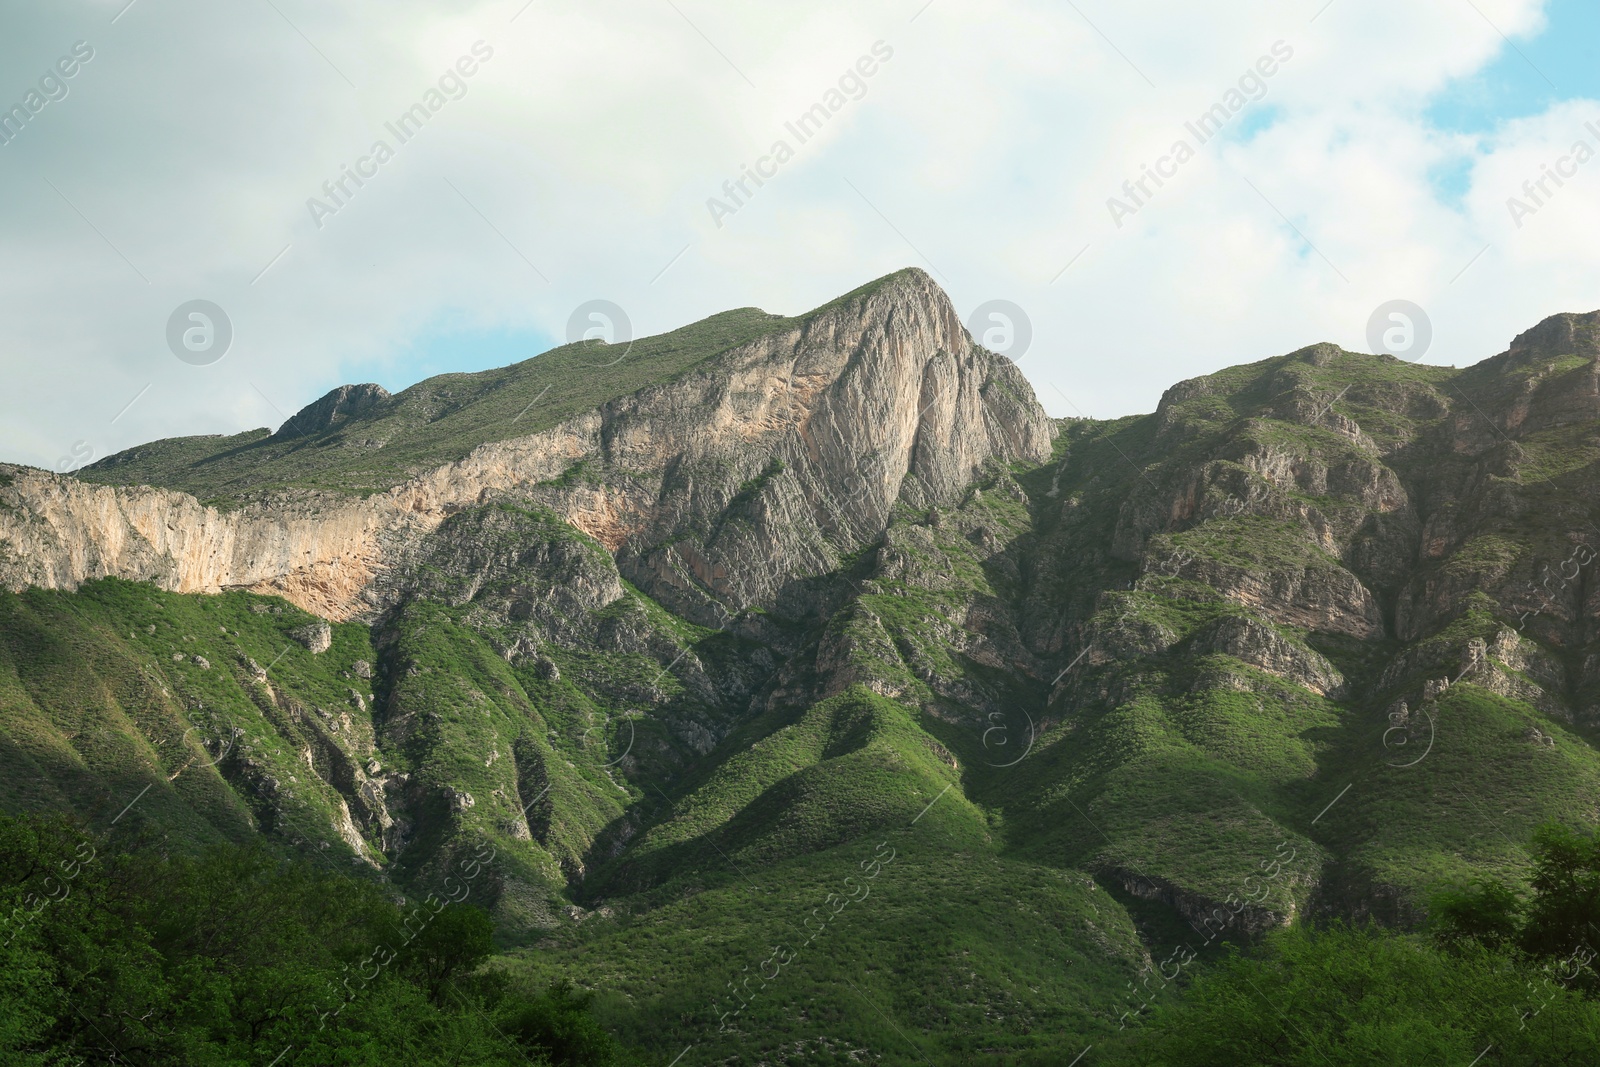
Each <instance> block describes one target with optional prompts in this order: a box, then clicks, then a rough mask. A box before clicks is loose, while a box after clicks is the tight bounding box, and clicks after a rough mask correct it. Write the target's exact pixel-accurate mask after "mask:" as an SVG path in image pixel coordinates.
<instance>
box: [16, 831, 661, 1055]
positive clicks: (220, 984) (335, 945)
mask: <svg viewBox="0 0 1600 1067" xmlns="http://www.w3.org/2000/svg"><path fill="white" fill-rule="evenodd" d="M0 905H4V910H3V912H0V914H3V915H4V919H3V920H0V960H3V961H4V964H5V965H4V966H3V967H0V1062H4V1063H6V1064H29V1065H33V1064H38V1065H44V1064H56V1063H61V1064H67V1063H80V1062H84V1060H85V1059H95V1060H101V1061H105V1060H112V1061H114V1062H118V1063H123V1062H133V1063H146V1064H175V1065H176V1064H198V1065H217V1067H222V1065H225V1064H226V1065H233V1064H243V1063H269V1062H282V1063H285V1064H329V1063H339V1064H362V1065H368V1064H370V1065H372V1067H377V1065H379V1064H384V1063H391V1062H394V1061H395V1059H396V1058H397V1057H398V1058H400V1059H401V1060H402V1061H403V1062H406V1063H416V1064H439V1065H444V1064H461V1063H473V1064H483V1065H486V1067H492V1065H506V1067H511V1065H514V1064H529V1063H532V1064H534V1065H535V1067H538V1065H541V1064H551V1063H554V1064H576V1063H583V1064H597V1065H620V1064H623V1063H625V1062H630V1060H629V1058H628V1057H627V1056H626V1055H625V1054H624V1052H623V1050H622V1049H621V1048H620V1046H618V1045H617V1043H616V1042H615V1041H613V1040H612V1039H611V1038H610V1037H609V1036H607V1035H606V1033H605V1032H604V1031H602V1030H600V1029H599V1028H598V1027H597V1026H596V1025H595V1023H594V1022H593V1020H592V1019H591V1018H590V1017H589V1015H588V1012H587V1006H586V1003H585V1001H584V1000H583V998H579V997H573V996H572V995H571V994H570V992H569V990H567V989H566V988H565V987H558V988H555V989H551V990H548V991H545V992H542V993H538V992H534V991H532V990H531V989H530V988H529V987H528V986H527V985H526V984H525V983H523V984H518V983H516V982H513V981H510V980H508V979H506V978H505V977H503V976H495V975H475V974H473V973H472V972H473V971H474V970H475V969H476V968H477V966H478V964H479V963H481V962H482V960H483V959H484V958H485V957H486V955H487V953H488V950H489V947H490V945H489V925H488V920H487V917H486V916H485V915H484V914H483V913H482V912H481V911H478V910H476V909H473V908H462V907H453V906H443V903H442V902H439V903H438V905H434V904H432V903H431V902H429V901H423V902H419V903H417V904H414V905H412V906H409V907H406V908H401V907H400V906H398V905H396V904H395V903H394V902H393V901H392V900H391V899H390V898H389V897H388V896H387V895H386V894H384V893H383V892H382V891H380V890H379V889H378V887H377V886H375V885H373V884H371V883H367V882H359V881H355V880H352V879H350V878H348V877H345V876H341V875H331V874H327V873H324V872H322V871H319V870H317V869H315V868H313V867H311V866H309V865H307V864H304V863H295V862H288V863H286V862H283V861H281V860H278V859H275V858H273V857H272V856H271V855H270V854H269V853H267V852H266V851H265V850H264V849H263V848H260V847H247V848H240V847H237V846H218V847H216V848H214V849H211V850H209V851H208V852H206V853H205V854H204V855H202V856H200V857H197V858H183V857H171V856H166V855H162V854H160V853H158V852H154V851H150V850H148V849H135V850H133V851H123V850H122V848H120V847H119V846H118V845H117V844H116V843H114V842H111V841H108V840H107V839H104V838H89V837H87V836H85V835H83V834H81V833H78V832H76V831H75V830H73V829H72V828H71V827H70V826H69V825H68V824H66V823H65V822H64V821H62V820H59V819H56V820H28V821H18V820H15V819H11V818H9V817H5V816H0ZM575 1050H577V1052H576V1053H575ZM575 1054H576V1055H577V1056H578V1057H579V1058H574V1056H575Z"/></svg>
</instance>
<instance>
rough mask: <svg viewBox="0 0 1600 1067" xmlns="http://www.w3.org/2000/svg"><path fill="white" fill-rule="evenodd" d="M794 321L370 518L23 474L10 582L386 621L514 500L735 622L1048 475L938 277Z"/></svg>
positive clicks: (351, 397) (1017, 381)
mask: <svg viewBox="0 0 1600 1067" xmlns="http://www.w3.org/2000/svg"><path fill="white" fill-rule="evenodd" d="M795 323H796V324H795V325H794V326H792V327H791V328H788V329H784V330H782V331H779V332H775V333H772V334H769V335H766V336H762V337H759V338H757V339H756V340H754V341H751V342H748V343H746V344H743V345H740V346H736V347H735V348H733V349H731V350H729V351H726V352H723V353H720V354H717V355H715V356H714V357H713V358H710V359H708V360H705V361H703V362H702V363H700V364H698V365H696V366H694V367H693V368H692V369H691V370H690V371H689V372H687V373H685V374H683V375H680V376H679V377H678V378H676V379H674V380H672V381H670V382H667V383H662V384H657V385H653V386H649V387H647V388H645V389H643V390H641V391H638V392H635V393H632V394H629V395H626V396H622V397H618V398H616V399H614V400H611V401H608V402H606V403H604V404H602V405H601V406H600V407H599V408H598V409H597V410H594V411H591V412H587V413H584V414H581V415H578V416H576V417H573V418H571V419H568V420H566V421H564V422H562V423H560V424H559V425H557V426H555V427H553V428H550V429H547V430H544V431H541V432H539V433H536V434H532V435H529V436H527V437H521V438H513V439H509V440H501V441H496V442H494V443H491V444H486V445H482V446H480V447H478V448H476V449H473V450H472V451H471V452H470V453H469V454H467V455H466V456H465V457H464V458H462V459H460V460H458V461H456V462H453V463H449V464H446V465H444V466H441V467H439V468H437V469H435V470H433V471H431V472H427V473H424V474H422V475H420V476H417V477H414V478H412V479H410V480H409V481H407V482H405V483H404V484H401V485H399V486H397V487H395V488H393V489H390V490H388V491H385V492H382V493H377V494H374V495H372V496H370V497H368V498H367V499H365V500H356V499H353V498H351V497H349V496H344V495H337V494H330V493H311V492H299V493H280V494H277V495H275V496H273V497H271V498H267V499H259V500H255V501H252V502H250V503H248V504H247V505H246V506H244V507H242V508H239V509H237V510H229V511H225V512H224V511H219V510H217V509H215V508H211V507H207V506H205V505H203V504H201V503H199V502H198V501H196V500H195V499H194V498H193V497H190V496H188V495H186V494H183V493H178V492H172V491H168V490H160V489H151V488H145V487H110V486H99V485H90V484H85V483H83V482H81V481H79V480H76V479H73V478H71V477H66V476H55V475H51V474H48V473H46V472H43V471H36V470H29V469H22V468H7V469H6V470H7V476H6V484H5V486H4V487H3V488H0V504H3V505H4V506H3V507H0V581H3V582H4V583H5V584H6V585H7V586H9V587H10V588H12V589H21V588H25V587H27V586H41V587H45V588H65V589H70V588H75V587H76V586H77V585H78V584H79V583H81V582H83V581H86V580H90V579H93V578H97V577H106V576H116V577H125V578H130V579H136V580H141V581H150V582H154V583H156V584H159V585H161V586H163V587H164V588H167V589H171V590H175V591H182V592H202V593H211V592H217V591H219V590H221V589H227V588H244V589H250V590H254V591H259V592H272V593H278V594H280V595H283V596H285V597H286V598H288V599H290V600H292V601H294V602H295V603H297V604H299V605H301V606H303V607H306V608H307V609H308V610H312V611H315V612H317V613H318V614H322V615H324V616H327V617H329V618H333V619H352V618H372V617H375V615H376V614H377V613H378V612H380V611H381V610H383V609H384V608H385V607H387V606H388V605H390V604H392V603H393V602H394V601H395V600H396V598H397V597H398V596H399V595H400V593H401V590H399V589H397V588H396V587H395V584H394V582H392V581H389V580H387V576H389V575H390V574H391V573H393V572H395V571H396V570H397V569H399V568H400V567H401V565H402V564H403V563H404V561H405V560H406V559H408V558H409V557H410V556H411V555H412V554H413V553H414V552H415V551H416V550H417V549H418V546H419V545H420V543H421V541H422V540H423V539H424V538H425V537H426V536H427V535H428V534H429V533H430V532H431V531H432V530H434V529H436V528H437V527H438V526H439V524H440V523H441V522H443V521H444V520H445V519H446V518H447V517H448V516H449V515H450V514H452V513H454V512H455V511H457V510H459V509H461V508H464V507H471V506H474V505H478V504H481V503H483V502H484V501H486V500H488V499H490V498H493V497H495V496H497V495H505V494H511V495H515V496H519V497H528V498H530V499H534V500H537V501H538V502H540V503H542V504H544V505H546V506H549V507H550V508H551V509H552V510H554V511H555V512H556V513H557V514H559V515H562V516H563V517H564V518H566V519H567V521H569V522H570V523H571V524H572V525H574V526H576V527H577V528H578V529H580V530H583V531H584V532H585V533H588V534H590V535H591V536H593V537H594V538H595V539H596V540H598V541H599V542H600V543H601V544H603V545H604V546H605V547H606V548H607V549H608V550H610V551H611V552H613V553H615V554H616V556H617V558H618V561H619V564H620V565H621V566H622V568H623V572H624V573H625V574H626V575H627V576H628V577H629V578H630V579H632V580H634V581H635V582H636V583H638V584H640V585H641V586H643V587H645V588H647V589H649V590H651V591H652V592H653V593H654V594H655V595H657V596H658V597H660V598H661V599H663V600H665V601H667V602H669V603H671V604H673V605H674V606H676V607H678V608H680V609H681V610H684V611H686V612H688V613H690V614H692V615H698V616H701V617H705V618H710V619H715V618H717V617H720V616H724V615H725V614H726V613H727V610H728V607H729V606H730V605H731V606H732V609H733V610H734V611H737V610H738V609H739V608H741V607H744V606H748V605H752V604H771V603H772V602H773V601H774V600H775V599H776V598H777V597H778V596H779V595H780V593H781V592H782V591H783V589H784V588H785V587H786V585H787V584H788V583H790V582H791V581H792V580H793V579H795V578H796V577H802V576H805V575H810V574H816V573H820V572H822V571H825V570H827V569H830V568H831V567H832V566H833V565H835V564H836V562H837V560H838V558H839V554H840V553H841V552H842V551H848V550H850V549H851V548H854V547H855V546H856V545H857V544H859V543H861V542H862V541H864V540H866V539H869V538H870V537H872V536H874V535H875V533H876V532H877V531H878V530H880V529H881V528H882V526H883V523H884V519H885V517H886V516H887V514H888V512H889V509H890V507H891V506H892V505H893V503H894V502H895V501H896V500H898V499H900V498H901V497H902V496H905V497H907V498H908V499H911V500H913V501H917V502H926V503H936V502H940V501H948V500H950V499H952V498H953V497H954V496H955V495H956V494H958V493H959V492H960V491H961V490H962V489H963V488H964V487H965V486H966V485H967V484H968V483H969V482H970V481H971V480H972V478H973V477H974V476H975V474H976V473H977V472H978V471H979V470H980V469H981V468H982V467H983V466H984V464H986V463H989V462H992V461H1001V462H1009V461H1012V460H1018V459H1021V460H1038V459H1041V458H1043V456H1044V455H1046V454H1047V452H1048V449H1049V445H1050V440H1051V438H1052V436H1053V434H1054V427H1053V425H1052V423H1051V422H1050V420H1049V419H1047V418H1046V417H1045V415H1044V413H1043V412H1042V410H1041V409H1040V408H1039V407H1038V404H1037V403H1036V401H1034V399H1033V396H1032V392H1031V390H1030V389H1029V387H1028V385H1027V383H1026V381H1025V380H1024V379H1023V378H1022V377H1021V375H1020V374H1019V373H1018V372H1017V371H1016V369H1015V367H1013V366H1012V365H1011V364H1010V363H1009V362H1008V361H1006V360H1004V359H1002V358H1000V357H997V356H994V355H993V354H991V353H988V352H987V351H985V350H983V349H981V348H978V347H976V346H975V345H974V344H973V343H972V341H971V339H970V338H969V337H968V335H967V333H966V331H965V330H964V328H963V327H962V325H961V323H960V320H959V318H958V317H957V316H956V314H955V311H954V309H953V308H952V307H951V306H950V302H949V300H948V298H946V297H945V295H944V293H943V292H942V291H940V290H939V289H938V287H937V286H936V285H935V284H934V283H933V282H932V280H931V279H929V278H928V277H927V275H925V274H923V273H922V272H920V271H906V272H903V273H901V274H899V275H894V276H892V277H890V278H889V279H886V280H884V281H883V282H882V283H879V284H877V285H876V286H873V287H869V288H868V289H867V290H864V291H862V292H860V293H859V294H856V295H853V296H851V297H847V298H844V299H842V300H840V301H837V302H835V303H834V304H833V305H829V306H828V307H826V308H823V309H820V310H819V311H817V312H815V313H813V314H812V315H809V316H806V317H803V318H801V319H799V320H795ZM381 392H382V391H381V390H376V391H375V387H366V386H361V387H343V388H342V389H340V390H336V391H335V392H334V393H331V394H329V395H328V396H327V397H324V398H322V399H321V400H319V401H317V402H316V403H315V404H312V405H311V406H310V407H308V408H307V409H306V410H305V411H303V412H301V413H300V414H299V415H297V416H296V417H295V418H294V419H291V420H290V421H289V423H287V424H286V426H289V425H294V426H295V427H296V430H297V432H304V431H306V430H307V429H308V428H311V429H321V430H326V429H329V428H332V427H334V426H336V425H340V426H343V427H345V428H349V427H352V426H355V425H357V424H358V423H359V420H360V418H361V417H362V415H363V413H364V412H367V411H369V410H372V409H373V408H374V407H375V406H376V405H379V404H381V402H382V401H383V397H382V396H380V395H379V394H380V393H381Z"/></svg>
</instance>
